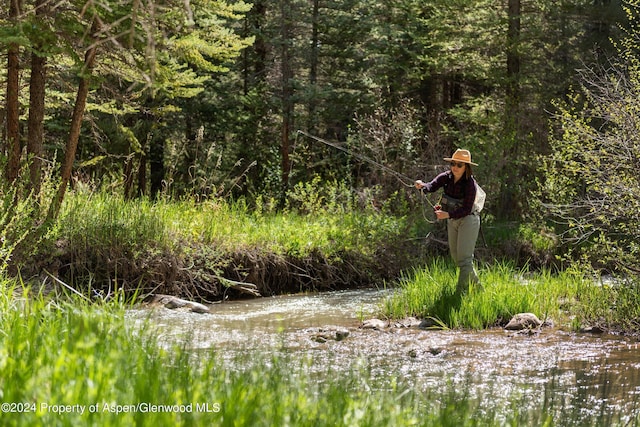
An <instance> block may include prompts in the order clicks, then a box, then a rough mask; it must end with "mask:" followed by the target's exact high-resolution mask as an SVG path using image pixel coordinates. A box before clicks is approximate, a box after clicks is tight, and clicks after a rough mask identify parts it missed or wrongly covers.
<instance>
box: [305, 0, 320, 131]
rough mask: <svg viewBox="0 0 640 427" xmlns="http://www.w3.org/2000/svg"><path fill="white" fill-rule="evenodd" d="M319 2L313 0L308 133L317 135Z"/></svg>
mask: <svg viewBox="0 0 640 427" xmlns="http://www.w3.org/2000/svg"><path fill="white" fill-rule="evenodd" d="M318 3H319V0H313V11H312V16H311V25H312V27H311V58H310V60H309V62H310V64H309V86H310V88H311V96H310V97H309V103H308V114H309V118H308V122H307V123H308V124H307V131H309V132H310V133H312V134H313V133H315V128H316V123H317V119H316V107H317V103H318V101H317V99H318V98H317V95H316V93H317V91H316V85H317V83H318V50H319V46H320V42H319V39H318V10H319V4H318Z"/></svg>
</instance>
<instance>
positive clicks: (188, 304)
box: [147, 294, 210, 313]
mask: <svg viewBox="0 0 640 427" xmlns="http://www.w3.org/2000/svg"><path fill="white" fill-rule="evenodd" d="M147 303H148V304H150V305H162V306H164V307H166V308H168V309H171V310H175V309H182V310H186V311H191V312H193V313H210V311H209V307H207V306H206V305H204V304H200V303H197V302H193V301H187V300H184V299H182V298H178V297H174V296H173V295H162V294H158V295H153V296H151V297H150V299H148V301H147Z"/></svg>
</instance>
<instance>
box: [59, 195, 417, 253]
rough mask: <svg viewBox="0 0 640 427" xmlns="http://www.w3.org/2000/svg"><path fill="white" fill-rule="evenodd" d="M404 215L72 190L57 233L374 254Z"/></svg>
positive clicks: (152, 243) (85, 241)
mask: <svg viewBox="0 0 640 427" xmlns="http://www.w3.org/2000/svg"><path fill="white" fill-rule="evenodd" d="M404 227H405V222H404V219H403V218H400V217H393V216H390V215H386V214H384V213H382V212H377V211H374V210H367V211H357V210H355V209H350V208H345V209H342V210H341V212H340V213H337V211H336V209H333V210H332V209H324V210H323V209H318V210H317V211H314V212H313V214H308V213H305V214H301V213H298V211H296V210H285V211H283V212H277V213H276V212H273V211H268V210H264V209H262V210H260V209H258V210H256V209H250V208H249V207H248V206H247V205H246V204H245V203H243V202H227V201H222V200H210V201H205V202H200V203H197V202H195V201H192V200H184V201H167V200H158V201H154V202H152V201H149V200H146V199H141V200H134V201H131V200H124V199H123V198H122V197H119V196H114V195H110V194H105V193H89V192H76V193H71V194H69V196H68V197H67V201H66V202H65V205H64V208H63V211H62V215H61V219H60V221H59V228H58V230H57V233H58V235H59V236H60V237H61V238H66V239H68V240H69V241H70V242H71V243H72V244H74V245H76V246H81V247H86V246H96V245H98V246H109V247H111V248H118V247H127V248H140V249H142V248H149V247H152V248H153V247H160V248H169V249H179V248H184V245H185V243H188V244H189V245H192V246H195V245H201V244H205V245H215V246H216V247H217V248H218V249H219V250H224V251H236V250H240V249H246V248H260V249H261V250H263V251H265V252H272V253H276V254H292V255H306V254H309V253H311V252H320V253H323V254H325V255H326V256H328V257H331V256H339V254H341V253H344V252H348V251H354V252H359V253H362V254H363V255H369V254H372V253H373V252H374V251H375V249H376V248H377V247H378V246H379V245H380V244H382V243H385V242H388V241H390V240H392V239H397V238H399V237H400V236H401V235H402V232H403V230H404Z"/></svg>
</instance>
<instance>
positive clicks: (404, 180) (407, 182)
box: [297, 130, 436, 224]
mask: <svg viewBox="0 0 640 427" xmlns="http://www.w3.org/2000/svg"><path fill="white" fill-rule="evenodd" d="M297 133H299V134H302V135H304V136H306V137H308V138H311V139H314V140H316V141H318V142H321V143H323V144H325V145H328V146H329V147H333V148H335V149H337V150H340V151H343V152H345V153H347V154H349V155H350V156H353V157H355V158H356V159H358V160H361V161H363V162H366V163H369V164H371V165H373V166H376V167H377V168H378V169H381V170H383V171H385V172H388V173H389V174H391V175H393V176H394V177H395V178H396V179H397V180H398V181H399V182H400V183H401V184H402V185H404V186H405V187H409V188H413V187H415V180H414V179H413V178H409V177H408V176H406V175H404V174H402V173H400V172H398V171H395V170H393V169H391V168H390V167H388V166H385V165H383V164H382V163H379V162H376V161H375V160H373V159H370V158H369V157H367V156H363V155H362V154H358V153H356V152H354V151H352V150H349V149H348V148H346V147H343V146H342V145H340V144H336V143H334V142H331V141H327V140H326V139H322V138H320V137H317V136H315V135H311V134H310V133H307V132H305V131H303V130H298V131H297ZM420 194H421V195H422V199H423V200H426V201H427V203H428V204H429V205H430V206H431V208H432V209H433V208H434V206H435V205H434V204H433V203H431V200H429V198H428V197H427V196H426V194H425V192H424V191H422V190H420ZM422 215H423V216H424V219H425V220H426V221H427V222H429V223H431V224H433V223H435V222H436V221H432V220H430V219H428V218H427V215H426V213H425V209H424V204H423V210H422Z"/></svg>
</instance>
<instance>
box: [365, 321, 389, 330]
mask: <svg viewBox="0 0 640 427" xmlns="http://www.w3.org/2000/svg"><path fill="white" fill-rule="evenodd" d="M388 326H389V322H385V321H384V320H380V319H367V320H365V321H364V322H362V325H360V327H361V328H362V329H374V330H376V331H378V330H380V329H384V328H387V327H388Z"/></svg>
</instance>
